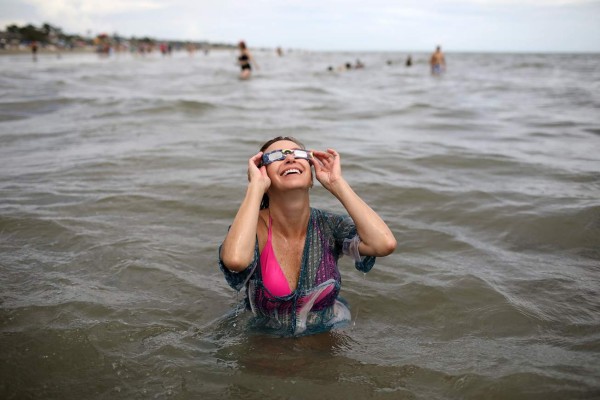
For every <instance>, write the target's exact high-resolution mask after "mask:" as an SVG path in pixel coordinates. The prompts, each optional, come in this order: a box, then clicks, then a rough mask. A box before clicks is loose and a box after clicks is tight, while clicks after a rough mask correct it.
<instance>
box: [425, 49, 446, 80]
mask: <svg viewBox="0 0 600 400" xmlns="http://www.w3.org/2000/svg"><path fill="white" fill-rule="evenodd" d="M429 65H431V74H432V75H441V74H443V73H444V72H446V59H445V57H444V53H442V48H441V47H440V46H437V47H436V49H435V52H434V53H433V54H432V55H431V59H430V60H429Z"/></svg>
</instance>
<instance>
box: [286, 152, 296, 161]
mask: <svg viewBox="0 0 600 400" xmlns="http://www.w3.org/2000/svg"><path fill="white" fill-rule="evenodd" d="M295 159H296V158H295V157H294V153H290V154H286V155H285V159H284V161H285V162H290V161H294V160H295Z"/></svg>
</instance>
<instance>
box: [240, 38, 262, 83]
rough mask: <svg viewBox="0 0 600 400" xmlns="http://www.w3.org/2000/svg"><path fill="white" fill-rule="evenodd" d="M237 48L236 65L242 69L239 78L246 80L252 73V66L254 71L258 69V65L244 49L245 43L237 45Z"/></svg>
mask: <svg viewBox="0 0 600 400" xmlns="http://www.w3.org/2000/svg"><path fill="white" fill-rule="evenodd" d="M238 47H239V49H240V56H239V57H238V64H239V65H240V68H241V69H242V71H241V73H240V78H241V79H248V78H250V74H251V73H252V65H254V66H255V67H256V69H258V63H257V62H256V60H255V59H254V57H252V53H250V50H248V48H247V47H246V43H245V42H244V41H243V40H242V41H241V42H240V43H239V44H238Z"/></svg>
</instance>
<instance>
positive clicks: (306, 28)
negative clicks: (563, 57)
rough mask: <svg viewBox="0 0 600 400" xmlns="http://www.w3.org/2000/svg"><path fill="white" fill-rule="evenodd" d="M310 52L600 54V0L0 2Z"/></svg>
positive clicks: (38, 18)
mask: <svg viewBox="0 0 600 400" xmlns="http://www.w3.org/2000/svg"><path fill="white" fill-rule="evenodd" d="M43 22H48V23H50V24H52V25H56V26H59V27H62V28H63V31H65V32H66V33H80V34H86V33H92V34H97V33H103V32H105V33H110V34H112V33H118V34H120V35H123V36H132V35H134V36H151V37H155V38H164V39H190V40H208V41H210V42H225V43H235V42H237V41H238V40H240V39H244V40H246V42H247V43H248V45H249V46H251V47H258V46H261V47H276V46H282V47H284V48H301V49H308V50H310V49H312V50H391V51H394V50H397V51H402V50H413V51H419V50H423V51H429V50H431V49H432V48H433V47H434V46H435V45H437V44H441V45H442V46H443V48H444V49H445V50H446V51H518V52H536V51H541V52H600V0H254V1H252V0H0V27H1V28H2V29H4V28H5V26H6V25H8V24H13V23H16V24H18V25H22V24H26V23H33V24H34V25H40V24H42V23H43Z"/></svg>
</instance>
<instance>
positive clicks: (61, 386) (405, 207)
mask: <svg viewBox="0 0 600 400" xmlns="http://www.w3.org/2000/svg"><path fill="white" fill-rule="evenodd" d="M255 56H256V58H257V60H258V62H259V64H260V66H261V70H260V71H258V73H257V74H255V76H254V78H253V79H252V80H250V81H246V82H244V81H239V80H238V79H237V74H238V70H237V67H236V66H235V65H234V62H235V57H236V54H235V53H230V52H213V53H211V54H210V55H209V56H204V55H196V56H195V57H188V55H187V54H183V53H177V54H175V55H174V56H173V57H172V58H162V57H161V56H159V55H153V56H148V57H146V58H134V57H132V56H129V55H121V56H120V57H110V58H104V59H101V58H98V57H97V56H95V55H90V54H85V55H69V54H66V55H63V56H62V58H60V59H58V58H56V57H55V56H45V55H42V56H39V58H38V61H37V62H35V63H34V62H32V61H31V58H30V57H29V56H4V57H1V58H0V68H1V69H2V74H1V75H0V93H1V95H0V288H1V289H0V333H1V335H0V397H1V398H4V399H22V398H40V399H48V398H56V399H84V398H86V399H89V398H105V399H135V398H140V399H146V398H176V399H192V398H194V399H195V398H218V399H222V398H243V399H303V398H327V399H363V398H376V399H387V398H389V399H403V398H406V399H412V398H417V399H448V398H450V399H484V398H488V399H567V398H569V399H579V398H598V397H600V119H599V117H598V115H600V114H599V110H600V67H599V66H600V56H599V55H524V54H520V55H515V54H512V55H511V54H448V55H447V59H448V63H449V70H448V73H447V74H446V76H444V77H442V78H433V77H431V76H430V75H429V74H428V70H427V64H426V58H427V55H426V54H413V59H414V60H415V61H416V64H415V65H414V66H413V67H412V68H406V67H404V66H403V64H402V61H403V59H404V57H405V56H406V54H400V53H398V54H391V53H390V54H380V53H371V54H348V53H346V54H344V53H300V52H296V53H289V54H286V55H285V56H284V57H283V58H278V57H276V56H275V55H274V54H271V53H261V52H258V53H256V54H255ZM357 57H360V58H361V60H362V61H363V62H365V63H366V65H367V68H366V69H364V70H361V71H350V72H345V73H341V74H332V73H329V72H327V71H326V68H327V66H328V65H334V66H335V65H339V64H342V63H344V62H346V61H354V60H355V59H356V58H357ZM388 59H392V60H394V61H398V62H395V63H393V64H392V65H387V64H386V61H387V60H388ZM280 134H281V135H293V136H296V137H298V138H300V139H301V140H302V141H304V142H305V143H306V144H307V145H308V146H309V147H311V148H317V149H324V148H326V147H333V148H335V149H336V150H338V151H339V152H340V153H341V155H342V165H343V171H344V174H345V176H346V178H347V180H348V181H349V182H350V183H351V184H352V185H353V187H354V188H355V190H356V191H357V192H358V193H359V194H360V195H361V196H362V197H363V198H364V199H365V200H366V201H367V202H368V203H369V204H370V205H371V206H372V207H373V208H374V209H375V210H377V211H378V212H379V213H380V214H381V215H382V216H383V218H384V219H385V220H386V221H387V222H388V224H389V225H390V227H391V228H392V230H393V232H394V233H395V235H396V238H397V240H398V244H399V246H398V249H397V251H396V252H395V253H394V254H393V255H391V256H389V257H387V258H383V259H379V260H378V262H377V264H376V266H375V268H374V270H373V271H372V272H371V273H369V274H368V275H366V276H363V274H362V273H359V272H357V271H356V270H354V269H353V267H352V265H351V263H350V262H349V261H348V260H347V259H342V261H341V264H340V267H341V270H342V276H343V288H342V295H343V296H344V297H345V298H346V299H347V300H348V301H349V303H350V305H351V308H352V315H353V317H354V321H353V324H352V325H351V326H350V327H348V328H347V329H345V330H342V331H338V332H334V333H329V334H322V335H317V336H313V337H303V338H297V339H277V338H271V337H262V336H256V335H251V334H249V333H248V332H247V331H246V330H245V328H244V321H245V318H246V315H245V314H243V313H242V314H238V315H237V316H236V315H235V314H231V310H233V308H234V305H235V304H236V303H237V301H238V300H240V299H241V296H239V297H236V294H235V293H234V292H233V290H231V289H230V288H229V287H228V286H227V285H226V283H225V281H224V279H223V277H222V275H221V273H220V272H219V270H218V267H217V262H216V256H217V247H218V245H219V244H220V242H221V240H222V239H223V237H224V235H225V233H226V231H227V227H228V225H229V224H230V223H231V220H232V218H233V216H234V214H235V212H236V210H237V207H238V205H239V203H240V201H241V199H242V196H243V194H244V191H245V185H246V164H247V159H248V158H249V157H250V156H252V155H253V154H255V153H256V151H257V149H258V147H259V146H260V144H261V143H262V142H264V141H265V140H267V139H269V138H271V137H274V136H277V135H280ZM312 205H313V206H315V207H319V208H325V209H329V210H333V211H341V210H342V209H341V208H340V205H339V204H337V203H336V202H335V201H334V199H333V198H332V196H331V195H329V194H328V193H327V192H326V191H325V190H324V189H323V188H322V187H320V186H318V184H317V185H316V186H315V188H314V189H313V191H312Z"/></svg>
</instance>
